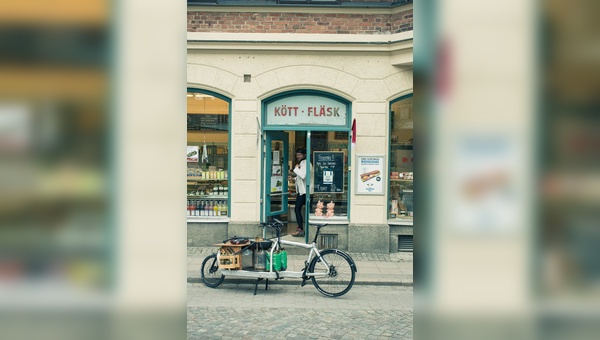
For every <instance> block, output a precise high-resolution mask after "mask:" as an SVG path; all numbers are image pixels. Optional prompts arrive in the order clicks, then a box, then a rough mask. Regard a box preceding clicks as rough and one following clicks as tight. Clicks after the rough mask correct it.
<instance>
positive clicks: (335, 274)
mask: <svg viewBox="0 0 600 340" xmlns="http://www.w3.org/2000/svg"><path fill="white" fill-rule="evenodd" d="M321 258H323V261H324V262H325V263H327V265H328V266H329V270H327V267H325V264H324V263H323V262H322V261H321V260H320V259H319V257H315V258H313V259H312V261H311V262H310V266H309V267H308V270H309V272H310V273H327V275H326V276H319V277H316V276H311V280H312V283H313V285H315V288H317V290H318V291H319V292H321V294H323V295H325V296H330V297H338V296H342V295H344V294H346V293H347V292H348V291H349V290H350V288H352V285H354V279H355V277H356V271H355V268H354V262H353V261H352V260H351V259H350V258H349V256H348V255H347V254H346V253H344V252H341V251H339V250H336V249H326V250H324V251H322V252H321Z"/></svg>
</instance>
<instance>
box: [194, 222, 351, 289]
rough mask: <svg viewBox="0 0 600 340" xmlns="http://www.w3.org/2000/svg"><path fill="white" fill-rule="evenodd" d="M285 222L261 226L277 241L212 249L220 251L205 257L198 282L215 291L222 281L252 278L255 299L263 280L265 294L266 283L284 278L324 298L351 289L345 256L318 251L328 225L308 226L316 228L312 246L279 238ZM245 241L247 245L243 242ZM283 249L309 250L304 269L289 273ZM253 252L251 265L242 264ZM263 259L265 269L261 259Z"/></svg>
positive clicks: (232, 243)
mask: <svg viewBox="0 0 600 340" xmlns="http://www.w3.org/2000/svg"><path fill="white" fill-rule="evenodd" d="M285 223H286V222H282V221H280V220H278V219H273V221H272V222H268V223H261V226H262V227H263V228H272V229H273V230H274V231H275V233H276V237H275V238H274V239H267V240H264V239H263V240H260V239H258V240H257V239H255V240H253V241H252V240H249V239H243V238H242V239H240V238H234V239H230V240H227V241H224V242H223V243H221V244H216V245H215V246H218V247H220V249H219V252H218V253H217V254H211V255H209V256H207V257H206V258H205V259H204V261H203V262H202V267H201V278H202V282H204V284H205V285H206V286H208V287H211V288H216V287H218V286H219V285H220V284H221V283H223V280H224V279H225V277H237V278H250V279H252V278H255V279H256V284H255V285H254V295H256V290H257V287H258V283H259V282H260V281H261V280H263V279H265V280H266V281H265V290H266V289H268V287H269V279H271V280H281V279H284V278H298V279H302V283H301V284H300V285H301V286H302V287H303V286H304V285H305V284H306V282H307V281H308V280H309V279H310V280H311V281H312V283H313V285H314V286H315V288H316V289H317V290H318V291H319V292H321V293H322V294H323V295H325V296H329V297H339V296H342V295H344V294H346V293H347V292H348V291H350V289H351V288H352V286H353V285H354V280H355V278H356V272H357V269H356V264H355V263H354V260H352V257H350V255H348V254H347V253H346V252H344V251H341V250H338V249H325V250H318V249H317V244H316V242H317V238H318V236H319V234H320V232H321V228H323V227H325V226H326V225H327V224H326V223H325V224H311V225H312V226H314V227H316V228H317V231H316V233H315V238H314V239H313V241H312V243H309V244H306V243H300V242H293V241H287V240H284V239H282V238H281V227H282V226H283V225H285ZM246 241H247V242H246ZM282 246H291V247H300V248H304V249H307V250H309V254H308V257H307V259H306V260H305V261H304V268H303V269H302V270H301V271H288V270H287V268H286V267H287V265H286V258H287V257H286V256H287V255H286V252H285V250H284V249H283V248H282ZM249 252H252V259H254V260H253V261H251V262H250V261H245V258H246V257H247V256H248V255H249V254H250V253H249ZM261 253H264V255H265V262H264V263H265V265H264V268H263V263H262V259H261V257H260V256H261V255H262V254H261Z"/></svg>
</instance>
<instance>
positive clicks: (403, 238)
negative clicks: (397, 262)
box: [398, 235, 413, 252]
mask: <svg viewBox="0 0 600 340" xmlns="http://www.w3.org/2000/svg"><path fill="white" fill-rule="evenodd" d="M398 251H405V252H412V251H413V237H412V235H398Z"/></svg>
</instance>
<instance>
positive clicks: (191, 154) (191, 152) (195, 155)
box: [187, 145, 200, 163]
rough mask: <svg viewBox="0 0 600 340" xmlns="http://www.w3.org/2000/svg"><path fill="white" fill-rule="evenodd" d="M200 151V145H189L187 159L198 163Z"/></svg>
mask: <svg viewBox="0 0 600 340" xmlns="http://www.w3.org/2000/svg"><path fill="white" fill-rule="evenodd" d="M199 159H200V152H199V147H198V146H190V145H188V146H187V161H188V163H198V160H199Z"/></svg>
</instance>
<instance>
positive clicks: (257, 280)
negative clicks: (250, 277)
mask: <svg viewBox="0 0 600 340" xmlns="http://www.w3.org/2000/svg"><path fill="white" fill-rule="evenodd" d="M260 280H262V277H259V278H258V279H256V284H254V295H256V289H257V288H258V282H260Z"/></svg>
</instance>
